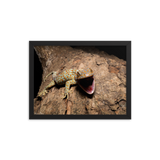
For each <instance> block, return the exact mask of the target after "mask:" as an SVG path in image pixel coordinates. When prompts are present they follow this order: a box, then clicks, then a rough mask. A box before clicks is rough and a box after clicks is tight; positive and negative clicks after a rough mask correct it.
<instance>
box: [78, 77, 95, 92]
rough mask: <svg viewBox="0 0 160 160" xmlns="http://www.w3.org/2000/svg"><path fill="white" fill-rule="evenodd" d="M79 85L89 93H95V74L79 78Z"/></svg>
mask: <svg viewBox="0 0 160 160" xmlns="http://www.w3.org/2000/svg"><path fill="white" fill-rule="evenodd" d="M78 84H79V86H80V87H81V88H82V89H83V90H84V91H85V92H86V93H88V94H93V93H94V90H95V80H94V76H91V77H88V78H84V79H80V80H78Z"/></svg>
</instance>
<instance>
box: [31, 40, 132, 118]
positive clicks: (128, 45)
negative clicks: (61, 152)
mask: <svg viewBox="0 0 160 160" xmlns="http://www.w3.org/2000/svg"><path fill="white" fill-rule="evenodd" d="M52 45H55V46H125V47H126V62H127V63H126V66H127V67H126V68H127V79H126V83H127V92H126V94H127V95H126V96H127V114H126V115H34V46H52ZM29 119H131V41H29Z"/></svg>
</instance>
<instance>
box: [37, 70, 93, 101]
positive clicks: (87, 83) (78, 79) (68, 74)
mask: <svg viewBox="0 0 160 160" xmlns="http://www.w3.org/2000/svg"><path fill="white" fill-rule="evenodd" d="M51 74H53V80H52V81H51V82H50V83H49V84H48V85H47V86H46V87H45V88H44V89H43V90H42V91H41V92H40V93H39V94H38V97H41V96H43V95H45V94H46V93H47V90H48V89H49V88H51V87H52V86H54V85H56V84H57V85H63V84H65V91H64V96H63V98H65V97H67V98H68V94H69V92H70V90H69V88H70V85H74V84H79V86H80V87H81V88H82V89H83V90H84V91H85V92H86V93H88V94H93V93H94V89H95V81H94V73H93V71H92V69H90V68H87V69H83V70H76V69H69V70H65V71H63V72H62V73H60V74H59V75H57V73H56V72H54V71H53V72H51V73H49V74H48V75H47V76H46V77H45V79H46V78H47V77H48V76H49V75H51ZM45 79H44V81H45Z"/></svg>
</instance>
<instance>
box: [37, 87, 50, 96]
mask: <svg viewBox="0 0 160 160" xmlns="http://www.w3.org/2000/svg"><path fill="white" fill-rule="evenodd" d="M46 93H48V91H47V90H45V89H44V90H43V91H42V92H40V93H39V94H38V97H41V96H44V95H45V94H46Z"/></svg>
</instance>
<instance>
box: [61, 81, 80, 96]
mask: <svg viewBox="0 0 160 160" xmlns="http://www.w3.org/2000/svg"><path fill="white" fill-rule="evenodd" d="M73 84H77V81H75V80H74V79H73V80H69V81H67V82H66V85H65V91H64V96H63V97H62V98H63V99H64V98H65V97H67V99H68V94H69V92H70V90H69V88H70V85H73Z"/></svg>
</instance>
